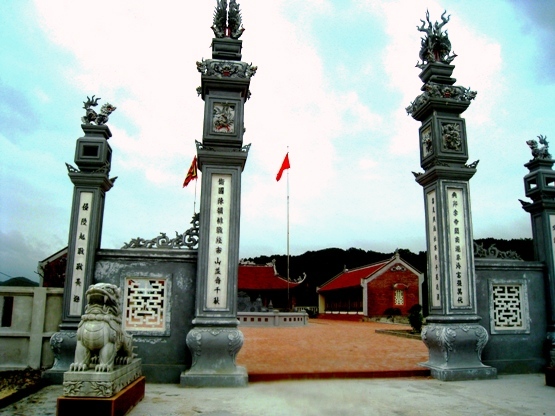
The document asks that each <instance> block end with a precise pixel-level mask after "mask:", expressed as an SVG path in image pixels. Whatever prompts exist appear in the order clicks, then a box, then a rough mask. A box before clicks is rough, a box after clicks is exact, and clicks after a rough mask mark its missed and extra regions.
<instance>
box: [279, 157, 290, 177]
mask: <svg viewBox="0 0 555 416" xmlns="http://www.w3.org/2000/svg"><path fill="white" fill-rule="evenodd" d="M290 167H291V165H289V153H287V154H286V155H285V159H283V163H282V164H281V168H279V172H278V174H277V176H276V181H279V180H280V179H281V175H283V171H284V170H285V169H289V168H290Z"/></svg>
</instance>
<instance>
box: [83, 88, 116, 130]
mask: <svg viewBox="0 0 555 416" xmlns="http://www.w3.org/2000/svg"><path fill="white" fill-rule="evenodd" d="M98 100H100V97H99V98H95V96H94V95H93V96H92V97H91V98H89V96H87V101H83V108H84V109H85V115H84V116H83V117H81V123H83V124H96V125H98V126H100V125H102V124H106V123H107V122H108V118H109V116H110V114H112V113H113V112H114V111H116V109H117V107H116V106H113V105H112V104H110V103H105V104H104V105H103V106H102V107H100V113H97V112H96V111H94V109H93V108H92V107H96V106H97V105H98Z"/></svg>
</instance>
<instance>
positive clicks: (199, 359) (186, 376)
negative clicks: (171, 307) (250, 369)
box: [181, 327, 248, 387]
mask: <svg viewBox="0 0 555 416" xmlns="http://www.w3.org/2000/svg"><path fill="white" fill-rule="evenodd" d="M187 346H188V347H189V349H190V350H191V353H192V355H193V365H192V366H191V369H190V370H188V371H185V372H183V373H182V374H181V385H182V386H184V387H244V386H246V385H247V384H248V374H247V370H246V369H245V368H244V367H240V366H237V365H236V364H235V358H236V356H237V353H238V352H239V350H240V349H241V347H242V346H243V333H242V332H241V331H239V330H238V329H237V328H226V327H196V328H193V329H192V330H191V331H190V332H189V333H188V334H187ZM222 351H226V352H227V353H226V354H222Z"/></svg>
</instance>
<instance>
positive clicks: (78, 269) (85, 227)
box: [69, 192, 93, 316]
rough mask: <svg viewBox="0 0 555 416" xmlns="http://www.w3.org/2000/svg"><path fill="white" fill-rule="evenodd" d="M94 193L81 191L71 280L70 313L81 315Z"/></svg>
mask: <svg viewBox="0 0 555 416" xmlns="http://www.w3.org/2000/svg"><path fill="white" fill-rule="evenodd" d="M92 205H93V193H92V192H81V194H80V195H79V208H78V218H77V226H76V227H75V247H74V250H75V257H74V259H73V265H72V267H73V274H72V281H71V302H70V306H69V314H70V315H74V316H79V315H81V310H82V307H83V298H84V296H85V270H86V266H87V247H88V242H89V238H90V222H91V211H92Z"/></svg>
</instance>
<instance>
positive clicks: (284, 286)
mask: <svg viewBox="0 0 555 416" xmlns="http://www.w3.org/2000/svg"><path fill="white" fill-rule="evenodd" d="M238 276H239V278H238V282H237V285H238V289H239V294H238V299H237V302H238V305H237V306H238V308H237V310H238V311H239V312H254V311H255V310H256V309H260V308H265V309H272V308H277V309H292V308H294V307H295V304H296V296H295V288H297V287H298V286H299V285H300V284H301V282H302V281H297V280H296V281H293V280H289V281H287V279H286V278H284V277H281V276H280V275H279V274H278V272H277V270H276V266H275V263H274V262H272V263H268V264H265V265H257V264H254V263H249V262H241V263H239V274H238Z"/></svg>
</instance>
